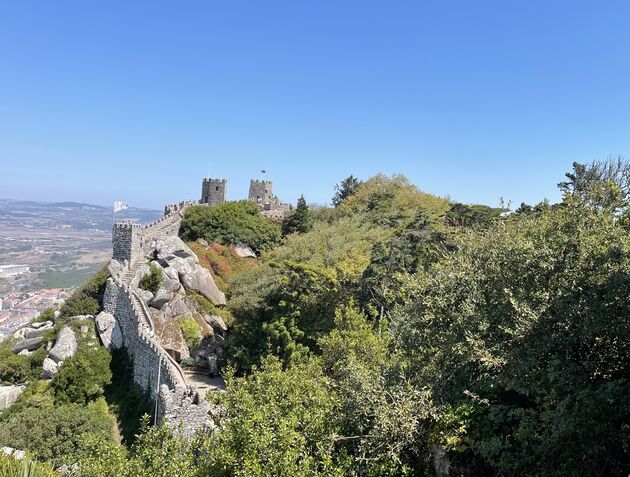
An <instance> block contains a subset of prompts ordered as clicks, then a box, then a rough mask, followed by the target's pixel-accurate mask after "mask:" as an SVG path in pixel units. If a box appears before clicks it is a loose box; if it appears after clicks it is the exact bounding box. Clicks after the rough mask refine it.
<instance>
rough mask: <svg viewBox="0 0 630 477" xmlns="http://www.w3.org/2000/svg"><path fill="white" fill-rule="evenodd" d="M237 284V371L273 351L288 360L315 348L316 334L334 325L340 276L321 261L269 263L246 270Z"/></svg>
mask: <svg viewBox="0 0 630 477" xmlns="http://www.w3.org/2000/svg"><path fill="white" fill-rule="evenodd" d="M233 290H234V291H233V294H234V298H235V299H234V300H232V301H231V302H230V303H229V307H230V311H231V312H232V314H233V315H234V317H235V322H234V327H233V330H232V332H231V333H230V335H229V337H228V348H229V353H228V354H229V355H230V360H231V362H232V363H234V364H235V365H236V367H237V369H238V370H239V371H246V370H247V369H249V367H251V366H252V365H254V364H256V363H257V362H258V361H259V359H260V357H261V356H263V355H265V354H269V353H271V354H274V355H275V356H279V357H281V358H282V360H283V362H284V363H285V364H288V363H289V362H290V361H291V360H292V358H295V357H296V356H301V355H304V354H305V353H306V352H307V351H308V350H309V349H316V341H317V339H318V338H319V337H320V336H322V335H323V334H325V333H327V332H328V331H330V329H331V328H332V326H333V323H334V312H335V307H336V301H337V299H338V291H339V289H338V282H337V280H336V279H335V277H334V275H333V274H332V273H330V272H329V271H327V270H325V269H322V268H320V267H316V266H312V265H307V264H303V263H295V262H291V261H283V262H280V263H271V264H269V265H265V266H261V267H257V268H256V269H254V270H252V271H251V272H248V273H245V274H243V275H242V276H241V277H239V278H238V279H237V280H236V281H235V282H234V288H233Z"/></svg>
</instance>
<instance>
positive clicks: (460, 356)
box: [392, 204, 630, 475]
mask: <svg viewBox="0 0 630 477" xmlns="http://www.w3.org/2000/svg"><path fill="white" fill-rule="evenodd" d="M455 243H456V251H455V252H453V253H451V254H449V255H448V256H447V257H445V258H444V259H443V260H442V261H441V262H439V263H438V264H436V265H435V266H434V267H433V268H432V269H431V270H429V271H427V272H421V273H418V274H417V275H416V276H415V277H410V278H409V280H408V281H407V282H406V283H404V285H403V286H402V287H401V289H402V290H404V296H406V297H408V298H406V299H405V302H406V303H405V304H404V305H403V306H402V307H400V308H399V310H398V313H396V314H395V317H394V320H393V327H392V332H393V334H394V336H396V337H397V340H398V343H397V345H398V347H399V348H400V349H401V350H403V351H404V353H405V354H406V355H407V357H408V365H409V375H410V376H413V379H414V382H415V383H416V385H417V386H430V387H431V389H432V396H433V398H432V399H433V400H434V402H435V404H436V405H437V406H438V408H439V409H440V412H438V413H437V415H438V416H439V418H438V426H437V427H436V434H437V435H438V440H439V442H440V443H441V444H442V445H444V446H446V448H447V449H449V450H450V451H451V453H452V454H451V458H452V459H453V460H456V461H459V463H460V464H461V465H464V466H467V467H468V468H473V469H475V472H476V473H477V474H486V475H487V474H501V475H551V474H554V475H576V473H575V466H576V465H578V463H579V467H580V469H579V473H578V474H579V475H604V474H608V475H621V474H624V473H626V472H627V463H628V462H629V461H630V455H629V453H628V447H627V436H628V428H629V426H630V403H629V402H628V400H627V398H626V397H624V396H627V395H628V393H630V384H629V382H628V376H630V327H629V326H628V323H629V322H628V317H629V316H630V295H628V290H630V236H629V235H628V233H627V231H625V230H623V229H622V228H621V227H620V226H619V225H618V224H617V222H616V220H615V217H614V216H613V215H611V214H607V213H601V212H600V211H598V210H596V209H590V208H585V207H583V206H582V205H577V206H573V205H570V204H566V205H565V206H563V207H557V208H550V209H547V210H542V211H541V212H539V213H536V214H528V215H521V216H515V217H513V218H510V219H509V220H507V221H503V222H501V223H499V224H497V225H495V226H494V227H492V228H490V229H489V230H488V231H487V233H484V234H477V233H474V232H472V231H468V232H466V233H463V234H461V235H460V236H459V237H458V238H457V239H456V240H455ZM445 376H448V379H444V377H445ZM568 443H570V444H568ZM624 463H625V464H624ZM624 465H625V467H624Z"/></svg>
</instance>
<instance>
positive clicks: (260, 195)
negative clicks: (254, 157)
mask: <svg viewBox="0 0 630 477" xmlns="http://www.w3.org/2000/svg"><path fill="white" fill-rule="evenodd" d="M273 199H274V197H273V185H272V184H271V181H257V180H254V179H252V180H251V181H249V200H251V201H252V202H255V203H257V204H261V205H263V204H266V203H270V202H273Z"/></svg>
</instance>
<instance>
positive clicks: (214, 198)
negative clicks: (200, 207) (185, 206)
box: [199, 178, 227, 205]
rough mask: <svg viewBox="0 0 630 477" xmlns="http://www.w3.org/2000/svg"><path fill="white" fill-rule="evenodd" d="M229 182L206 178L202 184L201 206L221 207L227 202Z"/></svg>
mask: <svg viewBox="0 0 630 477" xmlns="http://www.w3.org/2000/svg"><path fill="white" fill-rule="evenodd" d="M226 196H227V181H226V180H225V179H211V178H206V179H204V180H203V182H202V184H201V199H200V200H199V203H200V204H208V205H219V204H223V203H224V202H225V198H226Z"/></svg>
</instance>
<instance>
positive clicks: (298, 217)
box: [282, 195, 313, 236]
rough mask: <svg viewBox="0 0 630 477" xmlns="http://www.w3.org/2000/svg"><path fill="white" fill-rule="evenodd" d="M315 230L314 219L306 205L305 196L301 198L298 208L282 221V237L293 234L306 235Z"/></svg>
mask: <svg viewBox="0 0 630 477" xmlns="http://www.w3.org/2000/svg"><path fill="white" fill-rule="evenodd" d="M312 228H313V219H312V218H311V213H310V211H309V209H308V205H306V201H305V200H304V196H303V195H302V196H300V198H299V199H298V202H297V207H296V208H295V210H294V211H292V212H290V213H289V214H287V216H286V217H285V218H284V220H283V221H282V235H284V236H287V235H289V234H293V233H301V234H303V233H305V232H308V231H309V230H311V229H312Z"/></svg>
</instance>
